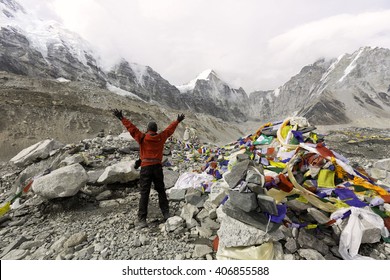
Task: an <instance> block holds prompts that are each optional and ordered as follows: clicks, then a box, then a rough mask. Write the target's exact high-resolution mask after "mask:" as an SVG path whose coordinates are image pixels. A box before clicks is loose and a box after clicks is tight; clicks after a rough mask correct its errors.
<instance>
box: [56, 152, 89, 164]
mask: <svg viewBox="0 0 390 280" xmlns="http://www.w3.org/2000/svg"><path fill="white" fill-rule="evenodd" d="M84 160H85V159H84V157H83V156H82V155H81V154H75V155H72V156H70V157H67V158H65V159H64V160H63V161H61V162H60V164H59V166H60V167H64V166H68V165H72V164H75V163H82V162H84Z"/></svg>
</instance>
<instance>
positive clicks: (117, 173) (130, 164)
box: [97, 160, 139, 184]
mask: <svg viewBox="0 0 390 280" xmlns="http://www.w3.org/2000/svg"><path fill="white" fill-rule="evenodd" d="M134 163H135V161H134V160H132V161H121V162H119V163H116V164H113V165H111V166H108V167H107V168H106V169H105V170H104V172H103V174H102V175H101V176H100V177H99V179H98V180H97V183H100V184H112V183H127V182H131V181H134V180H137V179H139V171H137V170H136V169H135V168H134Z"/></svg>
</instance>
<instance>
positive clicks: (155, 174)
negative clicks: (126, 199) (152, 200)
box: [138, 164, 169, 220]
mask: <svg viewBox="0 0 390 280" xmlns="http://www.w3.org/2000/svg"><path fill="white" fill-rule="evenodd" d="M139 183H140V187H141V191H140V193H141V198H140V201H139V208H138V219H139V220H145V219H146V216H147V215H148V204H149V194H150V188H151V185H152V183H153V184H154V189H155V190H156V191H157V193H158V204H159V206H160V209H161V212H162V213H163V214H164V213H168V212H169V205H168V199H167V194H166V193H165V184H164V174H163V170H162V165H161V164H155V165H149V166H143V167H141V172H140V180H139Z"/></svg>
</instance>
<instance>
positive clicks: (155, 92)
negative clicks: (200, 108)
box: [107, 61, 188, 110]
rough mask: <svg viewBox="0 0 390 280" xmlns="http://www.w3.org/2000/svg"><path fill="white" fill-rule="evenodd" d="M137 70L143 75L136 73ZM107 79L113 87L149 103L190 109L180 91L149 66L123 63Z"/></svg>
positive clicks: (108, 74)
mask: <svg viewBox="0 0 390 280" xmlns="http://www.w3.org/2000/svg"><path fill="white" fill-rule="evenodd" d="M137 68H138V69H137ZM136 70H138V71H142V73H136V72H135V71H136ZM107 77H108V82H110V83H111V84H112V85H114V86H116V87H118V88H121V89H124V90H126V91H129V92H132V93H134V94H136V95H137V96H139V97H140V98H141V99H143V100H145V101H147V102H153V101H154V102H158V103H160V104H162V105H165V106H167V107H171V108H175V109H179V110H183V109H184V110H185V109H188V107H187V105H186V104H185V102H183V100H182V99H181V98H180V92H179V90H178V89H177V88H176V87H175V86H173V85H171V84H170V83H169V82H168V81H167V80H165V79H164V78H162V77H161V76H160V75H159V74H158V73H157V72H156V71H154V70H153V69H152V68H150V67H149V66H141V65H136V64H130V63H129V62H127V61H122V62H121V63H119V64H118V65H116V66H115V67H114V68H113V69H112V70H111V71H110V72H108V73H107Z"/></svg>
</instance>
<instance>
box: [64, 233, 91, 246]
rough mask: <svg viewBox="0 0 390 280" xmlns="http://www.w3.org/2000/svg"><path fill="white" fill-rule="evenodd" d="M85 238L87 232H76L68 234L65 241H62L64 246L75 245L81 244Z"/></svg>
mask: <svg viewBox="0 0 390 280" xmlns="http://www.w3.org/2000/svg"><path fill="white" fill-rule="evenodd" d="M86 240H87V233H85V232H78V233H75V234H73V235H72V236H70V237H69V238H68V239H67V240H66V241H65V242H64V245H63V246H64V248H69V247H74V246H76V245H79V244H81V243H82V242H84V241H86Z"/></svg>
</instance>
